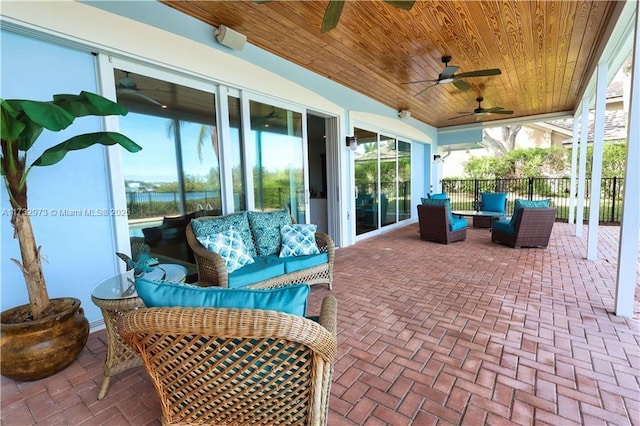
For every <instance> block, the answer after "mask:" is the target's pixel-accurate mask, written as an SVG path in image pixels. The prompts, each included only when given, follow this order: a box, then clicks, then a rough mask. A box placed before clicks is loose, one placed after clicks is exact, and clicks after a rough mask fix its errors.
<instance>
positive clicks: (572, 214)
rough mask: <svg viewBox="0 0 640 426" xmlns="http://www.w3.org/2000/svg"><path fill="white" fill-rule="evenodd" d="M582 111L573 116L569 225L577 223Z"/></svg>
mask: <svg viewBox="0 0 640 426" xmlns="http://www.w3.org/2000/svg"><path fill="white" fill-rule="evenodd" d="M578 117H580V111H579V110H578V111H576V113H575V114H574V115H573V137H572V138H571V181H570V183H569V188H570V189H569V223H576V181H577V174H578V150H579V149H580V148H579V137H580V133H579V130H580V128H579V123H580V121H579V118H578Z"/></svg>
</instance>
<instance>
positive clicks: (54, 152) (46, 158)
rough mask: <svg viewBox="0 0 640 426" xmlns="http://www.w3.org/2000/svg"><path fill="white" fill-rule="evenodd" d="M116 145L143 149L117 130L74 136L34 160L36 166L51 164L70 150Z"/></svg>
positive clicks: (131, 150) (135, 150)
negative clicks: (98, 145)
mask: <svg viewBox="0 0 640 426" xmlns="http://www.w3.org/2000/svg"><path fill="white" fill-rule="evenodd" d="M95 144H101V145H115V144H118V145H120V146H122V147H123V148H124V149H126V150H127V151H129V152H138V151H140V150H141V149H142V147H141V146H140V145H138V144H137V143H135V142H134V141H132V140H131V139H129V138H128V137H126V136H125V135H123V134H120V133H116V132H97V133H86V134H83V135H78V136H74V137H72V138H70V139H67V140H66V141H64V142H62V143H60V144H58V145H56V146H53V147H51V148H49V149H47V150H46V151H45V152H43V153H42V155H41V156H40V157H39V158H38V159H37V160H36V161H34V162H33V165H34V166H50V165H52V164H56V163H57V162H58V161H60V160H62V159H63V158H64V156H65V155H67V153H68V152H69V151H75V150H78V149H84V148H87V147H90V146H91V145H95Z"/></svg>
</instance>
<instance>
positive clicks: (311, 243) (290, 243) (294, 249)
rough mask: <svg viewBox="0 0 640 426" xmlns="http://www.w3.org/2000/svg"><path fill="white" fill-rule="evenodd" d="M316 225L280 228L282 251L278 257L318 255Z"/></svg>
mask: <svg viewBox="0 0 640 426" xmlns="http://www.w3.org/2000/svg"><path fill="white" fill-rule="evenodd" d="M316 229H317V225H304V224H300V225H285V226H283V227H282V228H281V230H280V233H281V237H282V249H280V257H290V256H305V255H308V254H318V253H320V250H318V245H317V244H316Z"/></svg>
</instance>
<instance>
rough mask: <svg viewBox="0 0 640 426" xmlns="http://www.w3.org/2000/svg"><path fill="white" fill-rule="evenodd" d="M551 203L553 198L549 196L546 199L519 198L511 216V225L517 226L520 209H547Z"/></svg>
mask: <svg viewBox="0 0 640 426" xmlns="http://www.w3.org/2000/svg"><path fill="white" fill-rule="evenodd" d="M550 205H551V199H550V198H547V199H545V200H522V199H520V198H517V199H516V201H515V203H514V205H513V216H511V222H510V224H511V226H516V221H517V220H518V216H520V209H522V208H528V209H545V208H548V207H549V206H550Z"/></svg>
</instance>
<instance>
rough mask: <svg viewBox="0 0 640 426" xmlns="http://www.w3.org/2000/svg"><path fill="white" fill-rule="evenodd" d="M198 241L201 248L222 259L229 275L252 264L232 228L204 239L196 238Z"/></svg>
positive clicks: (239, 238)
mask: <svg viewBox="0 0 640 426" xmlns="http://www.w3.org/2000/svg"><path fill="white" fill-rule="evenodd" d="M198 241H199V242H200V244H202V246H203V247H206V248H207V249H209V250H211V251H212V252H215V253H218V254H219V255H220V257H222V259H223V260H224V263H225V265H226V266H227V272H228V273H229V274H230V273H232V272H233V271H235V270H236V269H239V268H242V267H243V266H244V265H248V264H250V263H253V258H252V257H251V255H249V253H248V251H247V248H246V247H245V245H244V243H243V242H242V236H241V235H240V233H239V232H238V231H236V230H235V229H233V228H229V229H227V230H226V231H222V232H220V233H217V234H212V235H208V236H207V237H206V238H198Z"/></svg>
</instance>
